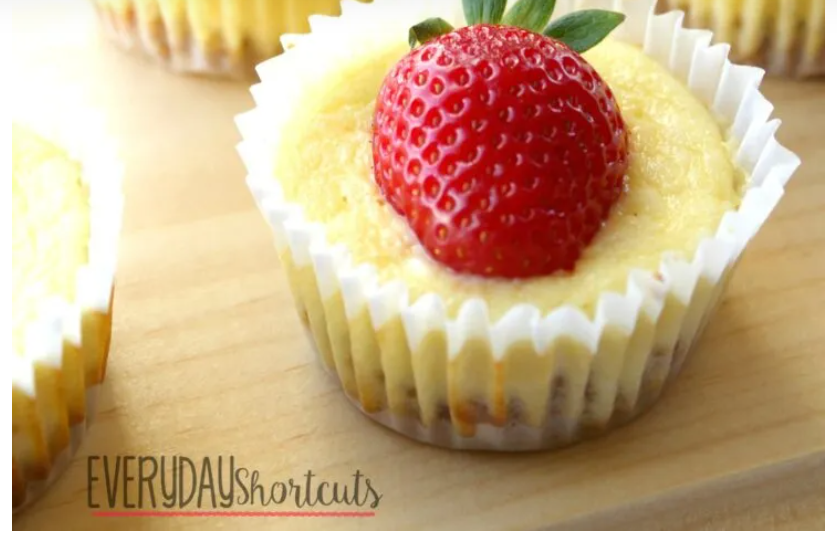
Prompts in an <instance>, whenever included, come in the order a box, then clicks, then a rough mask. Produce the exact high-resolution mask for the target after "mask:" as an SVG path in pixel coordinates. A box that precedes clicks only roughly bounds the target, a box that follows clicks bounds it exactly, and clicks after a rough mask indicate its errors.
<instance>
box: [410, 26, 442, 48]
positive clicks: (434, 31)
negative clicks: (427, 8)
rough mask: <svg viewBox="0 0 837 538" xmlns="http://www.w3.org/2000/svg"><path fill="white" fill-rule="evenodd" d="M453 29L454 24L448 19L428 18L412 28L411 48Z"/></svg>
mask: <svg viewBox="0 0 837 538" xmlns="http://www.w3.org/2000/svg"><path fill="white" fill-rule="evenodd" d="M452 31H453V26H451V25H450V23H448V22H447V21H446V20H444V19H440V18H433V19H427V20H426V21H423V22H420V23H418V24H416V25H415V26H413V27H412V28H410V35H409V41H410V48H411V49H412V48H415V46H416V45H417V44H424V43H427V42H428V41H430V40H431V39H435V38H437V37H439V36H442V35H445V34H447V33H448V32H452Z"/></svg>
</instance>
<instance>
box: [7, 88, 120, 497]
mask: <svg viewBox="0 0 837 538" xmlns="http://www.w3.org/2000/svg"><path fill="white" fill-rule="evenodd" d="M65 104H66V103H65ZM45 105H46V103H45ZM17 112H18V113H19V115H18V116H16V117H15V118H13V120H12V273H13V275H12V278H13V280H12V318H13V321H12V323H13V324H12V350H11V352H12V510H13V513H14V512H17V511H19V510H21V509H23V508H24V507H26V506H28V505H29V504H31V503H32V502H33V501H35V500H37V499H38V498H39V497H40V496H41V494H42V493H43V492H44V491H45V490H46V489H47V488H48V487H49V486H50V485H51V484H52V483H53V482H54V481H55V480H56V479H57V478H58V477H59V476H60V475H61V474H62V472H63V471H64V469H65V468H66V466H67V465H68V464H69V462H70V460H71V459H72V456H73V454H74V453H75V452H76V450H77V449H78V447H79V445H80V443H81V442H82V439H83V437H84V435H85V432H86V430H87V427H88V426H89V424H90V423H91V420H92V419H93V418H94V415H95V412H96V395H97V392H98V388H99V387H100V385H101V384H102V383H103V382H104V379H105V372H106V367H107V360H108V354H109V349H110V338H111V319H112V312H113V286H114V277H115V272H116V261H117V250H118V243H119V231H120V228H121V222H122V207H123V199H122V189H121V184H122V168H121V164H120V162H119V161H118V158H117V153H116V150H115V145H114V144H113V142H112V141H111V140H110V139H109V138H108V137H107V135H105V134H104V133H105V129H104V122H103V121H101V120H102V118H101V117H99V116H96V115H95V113H94V112H89V111H84V112H82V111H81V109H79V108H76V107H68V108H67V109H63V110H50V109H49V106H40V105H34V107H32V110H28V109H27V107H23V110H21V109H18V111H17Z"/></svg>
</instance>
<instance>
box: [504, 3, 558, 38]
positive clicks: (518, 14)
mask: <svg viewBox="0 0 837 538" xmlns="http://www.w3.org/2000/svg"><path fill="white" fill-rule="evenodd" d="M554 9H555V0H520V1H519V2H518V3H516V4H515V5H514V6H513V7H512V8H511V9H510V10H509V12H508V13H506V16H505V17H503V24H507V25H509V26H517V27H520V28H525V29H527V30H531V31H532V32H535V33H540V32H541V30H543V29H544V27H545V26H546V23H548V22H549V19H550V18H552V12H553V10H554Z"/></svg>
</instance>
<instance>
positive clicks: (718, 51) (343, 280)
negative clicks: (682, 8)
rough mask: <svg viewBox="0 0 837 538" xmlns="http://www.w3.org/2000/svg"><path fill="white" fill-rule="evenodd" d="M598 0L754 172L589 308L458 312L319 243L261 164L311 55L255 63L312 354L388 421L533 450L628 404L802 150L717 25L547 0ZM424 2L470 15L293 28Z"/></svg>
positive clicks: (631, 412)
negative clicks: (687, 250) (696, 235)
mask: <svg viewBox="0 0 837 538" xmlns="http://www.w3.org/2000/svg"><path fill="white" fill-rule="evenodd" d="M592 7H595V8H604V9H612V10H616V11H622V12H624V13H626V14H627V15H628V16H627V19H626V21H625V23H623V24H622V25H621V26H620V27H619V28H617V30H616V32H615V36H617V37H618V38H619V39H621V40H624V41H627V42H631V43H634V44H637V45H640V46H642V47H643V48H644V50H645V52H646V53H647V54H648V55H650V56H651V57H653V58H655V59H656V60H658V61H659V62H660V63H661V64H663V65H664V66H667V67H668V68H669V69H670V70H671V72H672V73H674V74H675V75H676V76H677V77H678V78H680V79H681V80H682V81H684V82H685V83H686V84H687V85H688V86H689V87H690V88H691V89H692V91H693V92H694V93H695V95H697V96H698V97H699V98H700V99H701V100H702V101H703V102H704V103H705V104H706V105H707V107H708V108H709V109H710V110H711V111H712V112H713V113H715V114H716V115H717V116H718V117H720V118H723V119H724V121H725V122H726V124H728V125H729V138H730V139H731V140H737V141H740V143H739V144H738V145H737V151H736V153H735V159H736V161H737V163H738V164H739V165H740V166H741V168H742V169H743V170H745V171H746V172H747V174H748V175H749V184H748V185H749V186H748V188H747V191H746V194H745V195H744V196H743V200H742V202H741V205H740V207H739V209H738V210H737V211H730V212H728V213H727V214H725V216H724V217H723V219H722V221H721V223H720V225H719V226H718V229H717V231H716V233H715V234H714V236H713V237H710V238H707V239H705V240H703V241H702V242H701V243H700V245H699V247H698V248H697V251H696V252H695V253H694V256H693V257H691V258H690V259H688V260H686V259H682V258H679V257H677V256H675V255H673V254H672V255H664V256H663V257H662V259H661V260H660V265H659V269H658V270H657V271H656V272H653V273H652V272H647V271H643V270H639V269H637V270H634V271H632V272H631V273H630V275H629V277H628V279H627V286H626V292H625V293H623V294H618V293H612V292H607V293H602V294H601V296H600V299H599V301H598V303H597V308H596V310H595V315H594V316H593V317H592V318H591V317H588V316H587V315H586V314H585V313H584V312H582V311H581V310H579V309H576V308H574V307H571V306H563V307H560V308H557V309H556V310H554V311H552V312H550V313H549V314H548V315H541V314H540V313H539V310H538V309H537V308H536V307H535V306H533V305H531V304H518V305H516V306H514V307H513V308H511V309H509V310H508V311H507V312H506V313H505V314H504V315H503V316H501V317H500V318H499V319H498V321H496V322H494V323H492V322H491V320H490V319H489V315H488V308H487V306H486V303H485V301H483V300H482V299H475V300H470V301H468V302H466V303H465V304H463V305H462V306H461V308H460V309H459V311H458V313H457V314H456V315H455V316H453V317H451V316H448V315H447V314H446V311H445V308H444V301H443V299H442V297H440V296H438V295H436V294H433V293H428V294H426V295H424V296H422V297H420V298H418V299H417V300H415V301H412V302H411V301H410V298H409V295H408V293H407V287H406V285H405V284H404V283H403V282H401V281H397V280H396V281H387V282H382V281H380V280H379V278H378V275H377V271H376V268H375V267H373V266H370V265H368V264H365V265H356V264H355V263H353V261H352V259H351V253H350V252H349V251H348V249H347V247H346V246H345V245H341V244H331V243H329V242H328V241H327V240H326V239H325V234H324V232H323V228H322V225H321V224H318V223H316V222H310V221H308V220H306V219H305V218H304V217H303V211H302V208H301V207H300V206H298V205H296V204H294V203H291V202H289V201H287V200H286V199H285V198H284V196H283V193H282V188H281V186H280V183H279V180H278V179H277V178H275V177H274V176H273V171H272V161H271V158H272V155H273V153H272V151H271V149H272V148H275V147H276V144H277V140H278V138H279V137H281V136H282V126H283V122H285V121H286V118H287V116H288V114H289V111H290V110H292V109H293V107H294V98H295V97H294V96H295V95H297V94H299V93H302V92H304V91H305V90H304V88H305V83H306V81H305V75H306V70H303V69H300V68H297V69H296V70H295V71H294V76H293V77H292V78H293V79H294V82H295V84H293V85H289V83H288V79H289V77H288V76H287V74H286V73H287V71H288V70H292V69H294V66H296V65H297V63H299V62H306V66H308V69H310V70H312V71H315V70H316V69H317V65H316V64H317V62H312V61H310V60H311V59H310V58H308V57H305V56H302V55H300V58H299V59H297V58H295V57H294V54H293V53H294V52H295V51H292V52H291V53H289V54H285V55H283V57H280V58H274V59H272V60H269V61H268V62H265V63H264V64H262V65H260V66H259V67H258V71H259V75H260V77H261V82H260V83H259V84H257V85H255V86H254V87H253V89H252V93H253V96H254V97H255V100H256V104H257V106H256V108H255V109H254V110H252V111H250V112H247V113H245V114H243V115H241V116H239V118H237V123H238V126H239V129H240V131H241V133H242V135H243V141H242V142H241V144H240V145H239V152H240V154H241V156H242V158H243V160H244V162H245V164H246V166H247V170H248V177H247V184H248V185H249V187H250V189H251V191H252V194H253V196H254V199H255V201H256V203H257V205H258V207H259V208H260V210H261V212H262V214H263V215H264V217H265V219H266V221H267V223H268V224H269V226H270V228H271V229H272V231H273V234H274V238H275V244H276V248H277V250H278V252H279V256H280V258H281V259H282V261H283V265H284V266H285V268H286V271H287V275H288V278H289V280H290V284H291V289H292V290H293V293H294V297H295V300H296V307H297V309H298V311H299V314H300V317H301V318H302V320H303V323H304V324H305V325H306V327H307V328H308V330H309V331H310V334H311V335H312V337H313V340H314V342H315V346H316V348H317V350H318V352H319V356H320V358H321V360H322V362H323V364H324V365H326V367H327V368H328V369H329V370H330V371H332V372H334V373H335V374H336V375H337V377H338V379H339V381H340V383H341V384H342V386H343V388H344V390H345V392H346V394H347V396H348V397H349V399H350V400H351V401H352V402H353V403H354V404H355V405H357V406H358V407H359V408H360V409H361V410H362V411H363V412H364V413H366V414H367V415H369V416H370V417H372V418H373V419H375V420H376V421H378V422H380V423H382V424H385V425H386V426H389V427H390V428H392V429H394V430H396V431H398V432H401V433H403V434H405V435H408V436H410V437H413V438H415V439H418V440H421V441H424V442H428V443H432V444H435V445H440V446H445V447H452V448H463V449H487V450H503V451H512V450H539V449H546V448H552V447H559V446H566V445H569V444H572V443H575V442H577V441H579V440H581V439H584V438H587V437H591V436H595V435H599V434H601V433H603V432H605V431H608V430H609V429H611V428H613V427H615V426H617V425H619V424H622V423H624V422H626V421H628V420H630V419H631V418H633V417H635V416H637V415H638V414H639V413H641V412H642V411H643V410H644V409H646V408H647V407H648V406H649V405H651V404H652V403H653V402H654V401H655V400H656V399H657V398H658V397H659V395H660V393H661V392H662V390H663V389H664V387H665V386H666V385H667V384H668V383H669V382H670V381H671V380H672V379H673V378H674V377H675V376H676V374H677V372H678V370H679V369H680V366H681V365H682V363H683V360H684V359H685V358H686V357H687V355H688V353H689V350H690V348H691V347H692V345H693V343H694V342H695V341H696V340H697V338H698V337H699V335H700V333H701V331H702V329H703V327H704V326H705V325H706V323H707V320H708V319H709V318H710V316H711V314H712V312H713V311H714V309H715V305H716V304H717V302H718V299H719V297H720V296H721V295H722V294H723V291H724V289H725V287H726V284H727V282H728V280H729V278H730V275H731V274H732V271H733V269H734V267H735V265H736V263H737V261H738V259H739V257H740V255H741V252H742V251H743V249H744V248H745V247H746V245H747V244H748V242H749V241H750V240H751V239H752V238H753V236H754V235H755V234H756V233H757V232H758V230H759V228H760V227H761V225H762V224H763V223H764V222H765V220H766V219H767V218H768V217H769V215H770V214H771V212H772V210H773V209H774V208H775V207H776V204H777V203H778V202H779V200H780V199H781V197H782V195H783V193H784V186H785V184H786V182H787V181H788V180H789V178H790V177H791V175H792V174H793V172H794V171H795V169H796V168H797V167H798V165H799V159H798V158H797V156H796V155H794V154H793V153H791V152H790V151H788V150H787V149H786V148H784V147H783V146H781V145H780V144H779V143H778V142H777V141H776V139H775V137H774V133H775V131H776V129H777V128H778V127H779V121H778V120H769V117H770V114H771V112H772V109H773V107H772V105H771V104H770V103H769V102H768V101H767V100H766V99H765V98H764V96H763V95H762V94H761V93H760V92H759V90H758V87H759V84H760V82H761V80H762V77H763V74H764V72H763V70H762V69H758V68H753V67H745V66H739V65H734V64H732V63H730V62H729V61H728V58H727V56H728V52H729V47H728V46H727V45H724V44H720V45H715V46H709V43H710V41H711V39H712V34H711V33H710V32H708V31H700V30H686V29H683V28H682V27H681V24H682V20H683V13H682V12H670V13H667V14H663V15H656V14H655V11H654V10H655V3H654V2H653V1H651V0H630V1H618V0H599V1H587V2H582V1H568V0H563V1H560V2H558V6H557V8H556V13H564V12H567V11H570V10H577V9H581V8H592ZM428 16H441V17H443V18H445V19H446V20H448V21H449V22H451V23H452V24H454V26H460V25H462V24H463V20H462V19H463V16H462V14H461V6H460V3H459V2H444V1H431V2H422V3H410V4H409V5H407V4H405V3H403V2H398V1H397V0H394V1H389V2H388V1H384V0H377V1H376V3H375V4H373V5H371V6H370V5H362V4H357V3H355V2H348V1H347V2H344V3H343V16H342V17H341V18H325V17H317V18H312V34H311V35H309V36H292V37H291V38H288V41H289V44H293V45H296V46H299V47H302V46H303V44H308V42H309V41H310V42H311V49H310V50H320V49H318V48H317V44H316V40H317V39H323V40H325V39H328V37H325V36H324V37H322V38H320V35H321V34H328V35H330V36H332V38H334V36H339V38H340V39H343V40H345V39H348V38H349V35H351V36H352V38H354V36H356V35H358V36H362V35H364V33H370V32H376V31H385V30H380V29H381V28H391V27H396V30H391V31H399V30H400V27H398V25H397V24H388V23H389V22H390V21H392V22H393V23H394V22H397V21H404V20H411V21H412V20H422V19H423V18H426V17H428ZM402 26H403V23H402ZM335 39H336V38H335ZM325 48H327V47H325ZM323 50H324V48H323ZM329 50H330V49H329ZM334 54H349V52H346V51H335V52H334ZM300 65H301V64H300ZM280 86H282V88H281V91H280Z"/></svg>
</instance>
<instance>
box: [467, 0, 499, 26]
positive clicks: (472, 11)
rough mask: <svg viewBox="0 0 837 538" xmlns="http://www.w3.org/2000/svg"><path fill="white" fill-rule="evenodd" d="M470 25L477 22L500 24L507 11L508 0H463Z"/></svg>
mask: <svg viewBox="0 0 837 538" xmlns="http://www.w3.org/2000/svg"><path fill="white" fill-rule="evenodd" d="M462 8H463V9H464V10H465V20H466V21H467V22H468V26H473V25H475V24H480V23H486V24H499V23H500V20H502V18H503V12H505V11H506V0H462Z"/></svg>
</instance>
